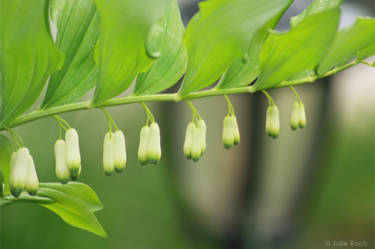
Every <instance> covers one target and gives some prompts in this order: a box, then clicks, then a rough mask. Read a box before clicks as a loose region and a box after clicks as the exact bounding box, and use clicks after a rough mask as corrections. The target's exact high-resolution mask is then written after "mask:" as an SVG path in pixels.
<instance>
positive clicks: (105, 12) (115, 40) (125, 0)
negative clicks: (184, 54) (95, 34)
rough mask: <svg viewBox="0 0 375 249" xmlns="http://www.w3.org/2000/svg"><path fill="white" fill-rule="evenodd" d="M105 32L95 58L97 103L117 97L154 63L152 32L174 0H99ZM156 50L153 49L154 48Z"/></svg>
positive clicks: (102, 25) (103, 31) (100, 39)
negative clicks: (149, 37)
mask: <svg viewBox="0 0 375 249" xmlns="http://www.w3.org/2000/svg"><path fill="white" fill-rule="evenodd" d="M95 1H96V3H97V7H98V10H99V13H100V18H101V33H100V38H99V42H98V43H97V47H96V52H95V53H96V55H95V58H96V60H97V65H98V67H99V79H98V82H97V87H96V92H95V96H94V102H95V103H101V102H104V101H105V100H107V99H109V98H112V97H115V96H117V95H118V94H120V93H121V92H123V91H124V90H126V89H127V88H128V87H129V85H130V84H131V83H132V81H133V80H134V78H135V76H136V75H137V74H139V73H140V72H144V71H146V70H147V69H148V67H149V66H150V65H151V63H152V62H153V60H152V59H151V58H150V57H149V56H148V55H147V52H146V37H147V34H148V31H149V29H150V28H151V26H152V25H153V24H155V23H156V21H158V20H159V18H161V16H162V15H163V14H164V13H165V10H166V9H167V7H168V4H169V3H170V0H158V1H155V0H137V1H134V0H111V1H108V0H95ZM151 47H152V46H151Z"/></svg>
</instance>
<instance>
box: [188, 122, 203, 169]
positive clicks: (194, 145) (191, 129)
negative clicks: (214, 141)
mask: <svg viewBox="0 0 375 249" xmlns="http://www.w3.org/2000/svg"><path fill="white" fill-rule="evenodd" d="M205 150H206V123H205V122H204V120H203V119H199V120H198V121H196V122H194V121H192V122H190V123H189V124H188V126H187V128H186V134H185V142H184V154H185V157H186V158H187V159H189V160H190V159H193V161H194V162H196V161H198V160H199V159H200V158H201V156H202V155H203V153H204V152H205Z"/></svg>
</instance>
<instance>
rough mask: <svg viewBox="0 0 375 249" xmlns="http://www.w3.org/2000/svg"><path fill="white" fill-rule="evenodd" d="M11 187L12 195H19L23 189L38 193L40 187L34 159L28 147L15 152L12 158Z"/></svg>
mask: <svg viewBox="0 0 375 249" xmlns="http://www.w3.org/2000/svg"><path fill="white" fill-rule="evenodd" d="M9 187H10V191H11V193H12V195H14V196H15V197H18V196H19V195H20V194H21V192H22V191H23V190H26V191H27V192H28V193H29V194H30V195H36V194H37V192H38V188H39V180H38V175H37V173H36V170H35V164H34V159H33V157H32V156H31V155H30V152H29V150H28V149H27V148H25V147H21V148H19V149H18V150H17V151H16V152H13V154H12V156H11V159H10V174H9Z"/></svg>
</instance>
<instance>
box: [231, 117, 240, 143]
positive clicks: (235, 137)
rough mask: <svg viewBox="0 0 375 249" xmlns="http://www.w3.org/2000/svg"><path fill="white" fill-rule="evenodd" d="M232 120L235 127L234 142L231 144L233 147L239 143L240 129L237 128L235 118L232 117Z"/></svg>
mask: <svg viewBox="0 0 375 249" xmlns="http://www.w3.org/2000/svg"><path fill="white" fill-rule="evenodd" d="M232 118H233V122H234V125H235V127H236V130H235V132H234V140H233V144H234V145H237V144H239V143H240V141H241V138H240V129H239V128H238V123H237V118H236V116H234V115H233V116H232Z"/></svg>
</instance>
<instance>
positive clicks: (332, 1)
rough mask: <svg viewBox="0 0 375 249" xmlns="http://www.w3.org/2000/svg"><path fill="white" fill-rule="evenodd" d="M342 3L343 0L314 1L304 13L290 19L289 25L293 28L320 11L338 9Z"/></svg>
mask: <svg viewBox="0 0 375 249" xmlns="http://www.w3.org/2000/svg"><path fill="white" fill-rule="evenodd" d="M343 2H344V0H314V1H313V2H312V3H310V5H309V6H307V8H306V9H305V10H304V11H302V12H301V13H300V14H298V15H297V16H294V17H292V18H290V25H291V26H292V27H295V26H297V25H298V24H299V23H300V22H302V21H303V20H304V19H306V18H307V17H309V16H311V15H314V14H318V13H320V12H322V11H326V10H330V9H334V8H338V7H340V6H341V4H342V3H343Z"/></svg>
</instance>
